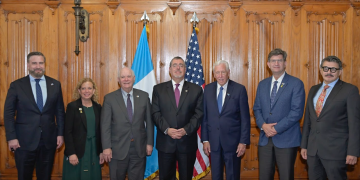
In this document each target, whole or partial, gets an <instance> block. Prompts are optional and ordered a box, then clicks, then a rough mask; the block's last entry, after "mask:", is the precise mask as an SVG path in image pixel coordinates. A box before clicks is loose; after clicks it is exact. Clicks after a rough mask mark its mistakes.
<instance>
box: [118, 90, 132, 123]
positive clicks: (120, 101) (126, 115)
mask: <svg viewBox="0 0 360 180" xmlns="http://www.w3.org/2000/svg"><path fill="white" fill-rule="evenodd" d="M116 95H117V98H116V101H117V102H118V104H119V106H120V109H121V110H122V111H123V113H124V114H125V117H126V119H127V120H128V122H130V121H129V116H128V113H127V109H126V106H125V102H124V98H123V96H122V92H121V89H118V90H117V91H116Z"/></svg>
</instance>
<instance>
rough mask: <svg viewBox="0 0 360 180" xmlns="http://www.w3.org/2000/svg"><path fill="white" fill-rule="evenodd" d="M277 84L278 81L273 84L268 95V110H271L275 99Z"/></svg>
mask: <svg viewBox="0 0 360 180" xmlns="http://www.w3.org/2000/svg"><path fill="white" fill-rule="evenodd" d="M277 83H278V81H275V82H274V86H273V88H272V90H271V95H270V108H272V106H273V104H274V101H275V97H276V91H277Z"/></svg>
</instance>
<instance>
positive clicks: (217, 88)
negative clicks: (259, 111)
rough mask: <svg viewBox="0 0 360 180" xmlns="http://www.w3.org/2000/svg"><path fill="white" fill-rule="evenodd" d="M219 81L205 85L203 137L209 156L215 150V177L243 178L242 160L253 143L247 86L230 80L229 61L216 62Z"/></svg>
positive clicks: (213, 176)
mask: <svg viewBox="0 0 360 180" xmlns="http://www.w3.org/2000/svg"><path fill="white" fill-rule="evenodd" d="M213 73H214V76H215V78H216V82H213V83H211V84H208V85H207V86H205V90H204V118H203V122H202V124H201V140H202V141H203V150H204V152H205V154H206V155H207V156H209V155H210V153H211V177H212V179H213V180H222V179H224V178H223V174H224V173H223V170H224V164H225V168H226V179H227V180H237V179H240V161H241V158H240V157H241V156H242V155H243V154H244V153H245V150H246V145H247V144H250V113H249V104H248V96H247V93H246V89H245V86H243V85H241V84H238V83H236V82H234V81H232V80H229V75H230V69H229V64H228V62H226V61H223V60H219V61H217V62H215V64H214V66H213Z"/></svg>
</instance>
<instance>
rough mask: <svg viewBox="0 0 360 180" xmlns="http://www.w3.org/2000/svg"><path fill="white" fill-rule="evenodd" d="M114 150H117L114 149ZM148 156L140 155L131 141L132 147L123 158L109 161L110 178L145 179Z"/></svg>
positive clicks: (122, 179)
mask: <svg viewBox="0 0 360 180" xmlns="http://www.w3.org/2000/svg"><path fill="white" fill-rule="evenodd" d="M113 151H116V150H114V149H113ZM145 165H146V156H145V157H139V155H138V153H137V152H136V149H135V144H134V142H131V143H130V149H129V152H128V154H127V156H126V157H125V159H123V160H117V159H111V161H110V162H109V169H110V180H125V177H126V174H127V175H128V180H143V179H144V173H145Z"/></svg>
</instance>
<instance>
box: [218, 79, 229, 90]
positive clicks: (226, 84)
mask: <svg viewBox="0 0 360 180" xmlns="http://www.w3.org/2000/svg"><path fill="white" fill-rule="evenodd" d="M216 84H217V89H219V88H220V87H221V85H220V84H219V83H216ZM228 84H229V80H227V81H226V83H225V84H224V85H223V86H222V87H223V88H224V89H226V88H227V86H228Z"/></svg>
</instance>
